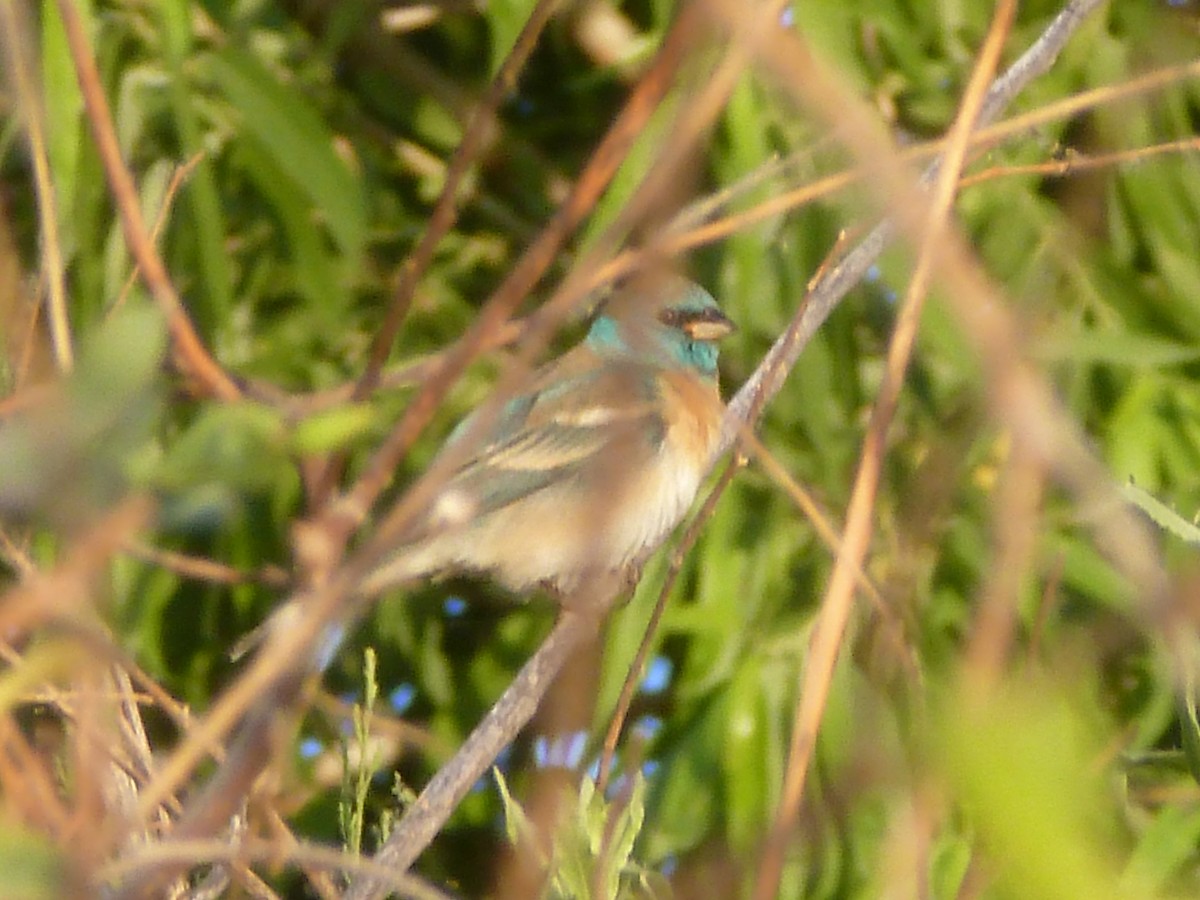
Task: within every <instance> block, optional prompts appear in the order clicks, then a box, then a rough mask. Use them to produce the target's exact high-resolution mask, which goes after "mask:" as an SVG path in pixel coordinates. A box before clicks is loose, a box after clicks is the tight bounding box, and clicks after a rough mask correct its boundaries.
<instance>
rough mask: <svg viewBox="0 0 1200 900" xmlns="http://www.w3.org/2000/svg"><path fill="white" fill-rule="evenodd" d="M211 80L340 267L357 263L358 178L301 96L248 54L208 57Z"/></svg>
mask: <svg viewBox="0 0 1200 900" xmlns="http://www.w3.org/2000/svg"><path fill="white" fill-rule="evenodd" d="M208 62H209V65H210V67H211V72H212V74H213V77H214V78H215V79H216V81H217V83H218V85H219V86H220V88H221V90H222V91H223V92H224V94H225V96H226V97H228V98H229V102H230V103H232V104H233V105H234V107H236V108H237V110H238V111H239V112H240V113H241V116H242V125H243V128H244V129H245V134H246V136H247V137H248V138H249V139H253V140H255V141H257V142H258V143H259V145H260V146H261V148H262V149H263V150H264V151H265V152H266V153H267V154H269V155H270V156H271V157H272V158H273V159H274V160H275V161H276V162H277V163H278V164H279V168H280V170H281V171H282V172H283V173H284V174H285V175H286V176H287V178H288V179H289V180H290V182H291V184H292V187H293V188H294V189H295V190H296V191H299V192H300V193H301V194H303V195H304V196H306V197H308V199H309V200H310V201H311V203H312V204H313V206H314V207H315V208H316V210H317V212H318V213H319V215H320V217H321V219H322V220H323V221H324V222H325V224H326V226H327V227H328V228H329V233H330V234H331V235H332V236H333V239H334V240H335V241H336V242H337V244H338V246H339V248H340V249H341V251H342V254H343V255H344V256H345V258H346V264H347V266H348V267H349V268H351V269H353V268H354V267H356V266H358V265H359V264H360V263H361V259H362V253H363V249H364V244H365V241H366V210H365V203H364V198H363V193H362V187H361V184H360V182H359V179H358V177H357V176H356V175H355V174H354V173H353V172H351V171H350V169H349V167H348V166H347V165H346V164H345V162H343V161H342V158H341V157H340V156H338V155H337V153H335V152H334V146H333V135H332V134H330V132H329V130H328V129H327V128H326V126H325V123H324V122H323V121H322V120H321V118H320V117H319V116H318V115H317V113H316V111H315V110H314V109H313V108H312V107H311V106H310V105H309V104H308V103H307V102H306V101H305V100H304V99H303V94H302V93H301V92H300V91H297V90H295V89H289V88H286V87H285V86H284V85H282V84H280V83H279V81H278V79H277V78H276V77H275V74H274V73H273V72H271V71H270V70H269V69H267V68H266V67H264V66H263V65H262V64H261V63H260V62H259V61H258V60H256V59H255V58H254V57H253V56H251V55H250V54H248V53H245V52H243V51H241V50H238V49H236V48H234V47H225V48H224V49H222V50H220V51H218V52H217V53H214V54H213V55H212V56H210V57H209V58H208Z"/></svg>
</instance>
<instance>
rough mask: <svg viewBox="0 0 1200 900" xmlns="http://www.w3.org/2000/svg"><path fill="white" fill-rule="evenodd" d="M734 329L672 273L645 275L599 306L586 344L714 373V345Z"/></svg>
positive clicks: (702, 294) (701, 292)
mask: <svg viewBox="0 0 1200 900" xmlns="http://www.w3.org/2000/svg"><path fill="white" fill-rule="evenodd" d="M735 330H736V326H735V325H734V324H733V322H732V321H730V320H729V318H728V317H726V315H725V314H724V313H723V312H721V309H720V307H719V306H717V301H716V300H714V299H713V296H712V294H710V293H709V292H708V291H706V290H705V289H704V288H702V287H700V286H699V285H698V284H695V283H693V282H691V281H688V280H687V279H686V278H681V277H680V276H678V275H675V274H673V273H663V272H657V273H650V274H646V275H643V276H641V277H639V278H636V279H633V280H631V281H630V282H628V283H626V284H624V285H622V286H621V287H620V288H618V289H617V290H616V291H615V292H614V293H613V295H612V296H611V297H609V298H608V299H607V300H606V301H605V303H604V305H603V306H602V307H601V309H600V312H599V314H598V315H597V316H596V319H595V320H594V321H593V322H592V327H591V330H590V331H589V332H588V337H587V342H588V345H589V346H590V347H591V348H592V349H593V350H595V351H596V352H597V353H600V354H603V355H622V356H625V355H629V356H633V357H636V358H638V359H641V360H644V361H646V362H651V363H654V364H656V365H677V366H682V367H685V368H691V369H694V370H695V371H697V372H699V373H700V374H701V375H703V376H705V377H708V378H715V377H716V374H717V341H719V340H720V339H721V338H723V337H725V336H726V335H729V334H731V333H732V332H733V331H735Z"/></svg>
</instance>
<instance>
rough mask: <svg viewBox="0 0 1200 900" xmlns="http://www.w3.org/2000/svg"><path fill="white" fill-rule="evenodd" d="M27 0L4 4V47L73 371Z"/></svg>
mask: <svg viewBox="0 0 1200 900" xmlns="http://www.w3.org/2000/svg"><path fill="white" fill-rule="evenodd" d="M25 12H26V5H25V4H24V3H13V2H8V3H2V4H0V25H2V26H3V27H0V32H2V33H3V35H4V49H5V51H6V54H7V56H8V60H9V71H11V72H12V73H13V82H14V84H15V86H16V92H17V99H18V101H19V106H20V109H21V112H22V113H23V114H24V120H25V133H26V134H27V135H28V137H29V157H30V160H31V161H32V162H33V184H34V188H35V190H36V193H37V201H38V202H37V210H38V223H39V230H38V235H39V238H40V246H41V249H42V277H43V278H44V279H45V283H46V291H47V294H48V295H49V303H48V304H47V306H48V313H47V317H46V318H47V320H48V321H49V323H50V344H51V346H52V347H53V348H54V359H55V362H56V363H57V365H58V371H59V372H61V373H66V372H70V371H71V369H72V367H73V366H74V364H75V352H74V350H73V349H72V346H71V319H70V316H69V314H68V312H67V290H66V272H65V267H64V264H63V255H62V238H61V236H60V234H59V230H58V201H57V199H56V195H55V191H54V179H53V178H52V177H51V176H52V173H51V172H50V160H49V154H48V151H47V147H46V128H45V124H46V123H45V119H44V108H43V105H42V101H41V95H40V92H39V91H38V86H37V85H36V84H35V75H34V72H35V69H36V66H35V64H34V62H33V60H32V59H30V55H29V54H28V53H27V50H28V49H29V47H28V45H29V41H30V39H31V35H30V30H29V22H28V20H27V18H26V16H25Z"/></svg>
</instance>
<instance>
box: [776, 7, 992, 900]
mask: <svg viewBox="0 0 1200 900" xmlns="http://www.w3.org/2000/svg"><path fill="white" fill-rule="evenodd" d="M1015 13H1016V0H1000V2H999V3H998V4H997V9H996V13H995V16H994V18H993V20H992V25H991V27H990V29H989V30H988V35H987V39H986V40H985V41H984V44H983V47H982V49H981V50H980V53H979V58H978V60H977V61H976V64H975V68H974V71H973V72H972V73H971V79H970V81H969V82H968V84H967V89H966V91H965V93H964V96H963V99H962V103H961V105H960V108H959V114H958V116H957V117H956V118H955V121H954V124H953V126H952V127H951V129H950V139H949V143H948V145H947V148H946V155H945V157H943V159H942V161H941V167H940V172H939V174H938V176H937V181H936V183H935V184H934V186H933V190H932V193H931V196H930V199H929V202H928V206H929V211H928V214H927V218H924V221H925V223H926V224H925V227H924V230H923V232H922V237H921V245H920V248H919V251H918V254H917V262H916V266H915V268H914V270H913V274H912V278H911V280H910V283H909V289H908V292H907V296H906V297H905V299H904V302H903V304H902V306H901V310H900V315H899V317H898V319H897V322H896V327H895V330H894V332H893V336H892V340H891V343H890V345H889V347H888V355H887V363H886V367H885V370H884V377H883V383H882V384H881V385H880V388H879V395H878V397H877V398H876V401H875V405H874V408H873V410H872V414H871V421H870V423H869V425H868V427H867V434H866V438H865V440H864V442H863V450H862V454H861V459H860V463H859V469H858V473H857V475H856V477H855V481H854V488H853V490H852V493H851V497H850V506H849V510H848V512H847V514H846V529H845V532H844V535H843V539H842V543H841V549H840V552H839V553H838V555H837V561H836V562H835V564H834V569H833V573H832V575H830V578H829V585H828V587H827V588H826V594H825V599H824V601H823V602H822V604H821V611H820V612H819V613H818V616H817V621H816V625H815V627H814V629H813V633H812V639H811V643H810V646H809V654H808V658H807V659H806V661H805V666H804V671H803V676H802V683H801V687H800V698H799V703H798V704H797V708H796V716H795V722H794V724H793V726H792V740H791V747H790V749H789V752H788V763H787V773H786V775H785V778H784V787H783V797H782V800H781V801H780V805H779V809H778V811H777V813H776V818H775V821H774V823H773V824H772V826H771V830H770V834H769V837H768V840H767V846H766V848H765V850H764V852H763V854H762V860H761V864H760V866H759V870H758V878H757V880H756V882H755V889H754V897H755V898H756V900H771V898H773V897H776V896H777V895H778V892H779V882H780V878H781V877H782V874H783V866H784V858H785V855H786V851H787V844H788V840H789V837H790V835H791V832H792V828H793V827H794V824H795V822H796V820H797V819H798V817H799V814H800V801H801V800H802V798H803V796H804V787H805V784H806V779H807V774H808V767H809V761H810V759H811V756H812V753H813V751H814V749H815V747H816V734H817V731H818V729H819V727H820V722H821V718H822V716H823V714H824V711H825V704H826V700H827V698H828V694H829V686H830V684H831V682H832V679H833V669H834V665H835V663H836V662H837V658H838V655H839V652H840V650H841V645H842V639H843V636H844V634H845V630H846V624H847V622H848V621H849V619H850V611H851V609H852V606H853V600H854V586H855V582H856V580H857V577H856V573H857V572H858V571H859V570H861V569H862V565H863V560H864V559H865V557H866V553H867V547H868V545H869V543H870V538H871V534H872V522H873V519H874V509H875V497H876V494H877V491H878V487H879V481H880V476H881V473H882V469H883V461H884V458H885V456H886V449H887V435H888V431H889V430H890V428H891V423H892V419H893V417H894V415H895V411H896V407H897V405H898V403H899V399H900V393H901V390H902V388H903V384H904V374H905V372H906V371H907V369H908V363H909V359H910V358H911V356H912V351H913V347H914V345H915V342H916V336H917V331H918V328H919V324H920V316H921V312H922V310H923V308H924V301H925V298H926V296H927V293H928V289H929V283H930V280H931V278H932V275H933V271H934V258H935V253H936V248H937V247H938V243H939V241H940V239H941V236H942V233H943V232H944V231H945V230H946V223H947V219H948V217H949V215H950V210H951V208H952V206H953V204H954V198H955V194H956V187H957V182H958V177H959V173H960V172H961V170H962V166H963V163H964V161H965V159H966V153H967V144H968V138H969V136H970V132H971V129H972V128H974V127H975V123H976V120H977V118H978V115H979V112H980V110H981V109H982V107H983V103H984V101H985V99H986V91H987V86H988V82H989V81H990V80H991V77H992V72H993V71H994V70H995V67H996V64H997V62H998V61H999V59H1000V51H1001V50H1002V48H1003V46H1004V41H1005V39H1006V38H1007V37H1008V33H1009V29H1010V28H1011V26H1012V20H1013V17H1014V15H1015ZM804 52H805V53H806V54H807V51H804Z"/></svg>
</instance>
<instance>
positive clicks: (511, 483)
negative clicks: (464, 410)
mask: <svg viewBox="0 0 1200 900" xmlns="http://www.w3.org/2000/svg"><path fill="white" fill-rule="evenodd" d="M539 384H540V387H539V389H537V390H535V391H533V392H531V393H530V394H527V395H523V396H522V397H519V398H516V399H515V400H514V401H510V402H509V404H508V405H507V406H506V408H505V410H504V411H503V413H502V414H501V416H500V421H499V422H498V423H497V425H496V427H494V428H493V429H492V430H491V435H490V437H491V440H489V441H487V442H486V443H485V444H484V446H483V447H482V448H481V449H480V451H479V452H478V454H476V455H475V456H474V457H473V458H472V459H471V460H469V461H468V462H467V463H465V464H464V465H463V466H462V467H461V468H460V469H459V470H458V471H457V472H456V473H455V474H454V476H452V477H451V478H450V480H449V481H448V483H447V485H446V489H447V491H449V490H456V491H460V492H461V493H462V499H464V500H466V501H467V502H469V503H470V504H471V507H470V508H471V509H472V511H473V512H474V514H475V515H486V514H487V513H490V512H493V511H495V510H497V509H500V508H502V507H504V506H507V505H509V504H511V503H514V502H516V501H517V500H520V499H522V498H524V497H527V496H529V495H530V494H533V493H535V492H537V491H540V490H543V489H545V488H546V487H548V486H550V485H554V484H561V483H564V482H566V481H570V480H571V479H572V478H574V477H576V476H578V475H579V474H580V473H581V472H583V471H585V470H586V469H587V468H588V466H589V463H590V462H592V461H593V460H596V459H598V458H599V457H601V456H602V455H604V454H606V453H607V452H610V451H611V450H613V449H614V444H615V443H616V442H618V441H622V442H626V443H627V442H628V441H629V440H630V439H631V436H637V437H638V438H639V439H640V438H644V440H645V442H646V443H647V444H651V445H652V444H654V443H656V442H658V441H661V439H662V435H663V433H664V430H665V424H664V421H663V417H662V414H661V410H660V409H659V407H658V404H657V403H656V400H657V397H658V393H657V392H658V386H657V380H656V379H655V377H654V371H653V369H650V368H649V367H645V366H640V365H638V366H632V365H629V366H618V365H612V364H609V365H604V366H598V367H594V368H591V369H588V370H585V371H581V372H570V373H566V372H558V373H556V377H554V378H552V379H548V380H545V379H539Z"/></svg>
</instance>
